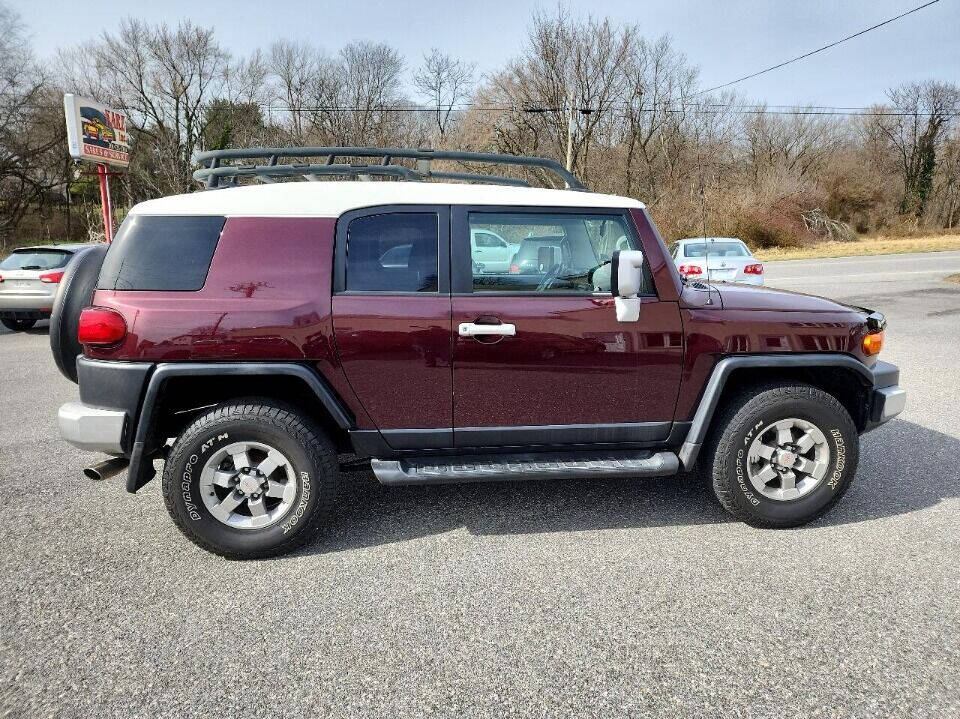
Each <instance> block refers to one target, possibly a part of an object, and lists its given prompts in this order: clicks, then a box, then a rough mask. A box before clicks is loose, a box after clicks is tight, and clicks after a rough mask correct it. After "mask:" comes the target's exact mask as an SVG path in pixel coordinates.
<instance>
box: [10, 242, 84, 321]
mask: <svg viewBox="0 0 960 719" xmlns="http://www.w3.org/2000/svg"><path fill="white" fill-rule="evenodd" d="M87 247H90V245H38V246H37V247H20V248H18V249H16V250H14V251H13V252H12V253H10V254H9V255H8V256H7V257H6V258H5V259H4V260H3V262H0V323H2V324H3V326H4V327H6V328H7V329H9V330H13V331H15V332H22V331H24V330H28V329H30V328H31V327H33V326H34V325H35V324H36V323H37V321H38V320H41V319H46V318H47V317H49V316H50V311H51V309H52V308H53V299H54V296H55V295H56V293H57V287H58V285H59V283H60V278H62V277H63V270H64V267H66V265H67V263H68V262H69V261H70V260H71V259H72V258H73V256H74V255H75V254H76V253H77V252H80V251H82V250H83V249H85V248H87Z"/></svg>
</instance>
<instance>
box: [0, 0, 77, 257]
mask: <svg viewBox="0 0 960 719" xmlns="http://www.w3.org/2000/svg"><path fill="white" fill-rule="evenodd" d="M58 100H59V98H58V97H57V96H56V94H55V93H54V92H53V91H52V90H51V88H50V87H49V85H48V83H47V79H46V77H45V76H44V74H43V72H42V71H41V70H40V68H39V67H38V66H37V64H36V63H35V62H34V58H33V55H32V53H31V52H30V50H29V46H28V44H27V38H26V37H25V34H24V29H23V25H22V24H21V21H20V17H19V15H17V14H16V13H15V12H14V11H13V10H11V9H9V8H8V7H6V6H5V5H0V244H5V243H6V240H7V238H8V237H9V236H10V235H11V233H12V232H13V231H14V230H15V229H16V228H17V226H18V225H19V223H20V222H21V220H22V219H23V217H24V215H25V213H26V212H27V210H28V209H29V207H30V204H31V203H33V202H36V201H37V200H40V199H42V197H43V194H44V193H46V192H49V191H50V190H51V189H53V188H54V187H56V186H58V185H62V183H63V178H64V175H65V171H66V157H65V154H66V152H65V131H64V127H63V114H62V109H61V108H62V105H61V103H60V102H59V101H58Z"/></svg>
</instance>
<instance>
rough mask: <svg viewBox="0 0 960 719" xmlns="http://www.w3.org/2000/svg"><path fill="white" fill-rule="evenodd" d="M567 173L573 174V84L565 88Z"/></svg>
mask: <svg viewBox="0 0 960 719" xmlns="http://www.w3.org/2000/svg"><path fill="white" fill-rule="evenodd" d="M567 172H573V82H572V81H571V82H570V85H569V86H568V87H567Z"/></svg>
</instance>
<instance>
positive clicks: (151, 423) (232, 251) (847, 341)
mask: <svg viewBox="0 0 960 719" xmlns="http://www.w3.org/2000/svg"><path fill="white" fill-rule="evenodd" d="M305 152H309V153H312V154H310V155H308V157H313V156H316V157H318V162H317V163H316V164H304V163H303V161H302V160H303V157H304V155H303V153H305ZM357 152H362V153H364V155H363V156H366V157H370V156H372V157H379V156H386V157H387V158H388V159H386V160H385V162H387V163H388V164H387V165H379V164H372V165H366V166H355V165H350V164H345V163H344V164H338V163H336V162H335V161H334V157H335V156H337V155H355V153H357ZM323 153H327V154H328V155H330V156H331V157H330V158H329V160H324V156H323ZM378 153H379V154H378ZM286 157H295V158H298V159H297V160H295V162H297V164H290V165H286V164H284V162H283V159H284V158H286ZM397 158H403V159H407V158H409V159H416V160H424V161H427V162H429V160H430V159H453V160H457V161H458V162H465V161H468V160H471V159H472V160H475V161H478V162H483V163H485V164H490V163H492V162H496V161H501V162H504V163H510V164H513V165H516V164H523V163H529V164H534V163H536V166H537V167H539V168H541V169H544V168H546V169H551V170H553V171H554V172H555V173H556V174H557V175H558V176H559V177H560V178H561V179H562V180H563V181H564V182H566V184H567V185H568V187H569V188H571V189H570V190H553V189H540V188H531V187H516V186H512V185H515V184H516V182H517V181H516V180H515V179H512V178H503V179H502V180H500V179H499V178H497V177H491V176H489V175H484V176H482V177H479V178H477V179H480V180H481V181H482V184H454V183H450V182H435V181H427V180H437V179H438V178H441V179H442V178H449V177H450V176H451V175H453V173H447V174H446V175H444V174H441V173H434V174H430V173H429V171H428V170H426V171H424V170H422V169H421V168H420V167H419V166H418V170H417V171H414V170H410V169H409V168H408V167H403V166H401V165H399V164H396V163H397V162H398V160H397ZM198 160H199V161H200V162H201V163H203V164H204V167H203V168H202V169H200V170H198V171H197V172H196V173H195V175H194V176H195V178H197V179H198V180H202V181H204V182H205V183H206V184H207V185H208V187H210V188H211V189H210V191H207V192H201V193H192V194H186V195H178V196H173V197H165V198H161V199H156V200H151V201H148V202H143V203H141V204H139V205H137V206H136V207H134V208H133V209H132V211H131V212H130V214H129V216H128V217H127V218H126V220H125V221H124V223H123V225H122V227H121V228H120V230H119V232H118V233H117V236H116V239H115V241H114V242H113V244H112V245H110V247H109V249H108V250H107V251H106V253H105V256H104V255H103V253H102V251H98V252H97V253H90V254H89V255H86V256H85V257H84V258H83V261H80V262H77V263H75V264H71V266H70V269H69V270H68V275H69V276H68V277H67V278H66V280H69V281H70V286H69V291H67V292H64V293H63V294H62V295H61V297H60V298H59V299H58V309H57V316H56V317H55V321H56V322H57V323H58V324H59V325H60V326H66V325H67V324H69V321H68V320H67V319H65V318H68V317H70V316H72V315H71V313H72V312H76V313H77V315H78V317H79V318H78V319H77V320H76V324H75V328H76V332H75V333H74V334H71V333H70V332H63V333H61V334H60V335H59V339H53V338H52V339H51V346H52V350H53V353H54V357H55V359H56V361H57V363H58V365H59V366H60V367H61V369H62V371H63V372H64V374H65V375H66V376H67V377H69V378H70V379H72V380H73V381H78V383H79V393H80V398H79V400H78V401H72V402H68V403H67V404H65V405H63V406H62V407H61V408H60V410H59V426H60V432H61V434H62V436H63V438H64V439H66V440H67V441H69V442H71V443H72V444H74V445H75V446H77V447H79V448H81V449H86V450H93V451H97V452H103V453H106V454H108V455H111V457H110V458H108V459H105V460H103V461H102V462H98V463H97V464H95V465H92V466H91V467H89V468H88V469H87V471H86V473H87V474H88V476H91V477H93V478H104V477H107V476H110V475H112V474H116V473H119V472H122V471H123V470H124V469H126V470H127V477H126V488H127V490H128V491H129V492H137V491H138V490H139V489H140V488H141V487H143V486H144V484H145V483H146V482H148V481H149V480H150V479H151V478H152V477H153V476H154V471H155V470H154V462H155V461H158V460H163V479H162V492H163V496H164V499H165V502H166V506H167V509H168V511H169V513H170V515H171V516H172V518H173V521H174V522H175V523H176V524H177V526H178V527H179V528H180V529H181V530H182V532H183V533H184V534H185V535H186V536H187V537H188V538H189V539H190V540H192V541H193V542H195V543H196V544H197V545H199V546H201V547H203V548H205V549H207V550H210V551H212V552H216V553H218V554H221V555H224V556H227V557H234V558H251V557H264V556H270V555H274V554H278V553H282V552H286V551H290V550H292V549H294V548H295V547H298V546H300V545H302V544H303V543H304V542H306V541H308V540H309V539H310V538H311V537H312V536H314V534H315V533H316V531H317V530H318V529H319V528H321V527H322V526H323V525H324V524H325V523H326V522H327V518H328V517H329V516H330V515H329V513H330V511H331V507H332V505H333V502H334V499H335V496H336V493H337V487H338V484H339V482H340V470H339V467H340V465H339V462H340V459H339V458H340V457H341V456H343V455H356V457H359V458H366V459H368V460H369V462H370V467H371V469H372V471H373V474H374V475H375V476H376V478H377V479H378V480H379V481H380V482H381V483H383V484H385V485H403V484H435V483H442V482H472V481H488V480H520V479H554V478H579V479H588V480H589V479H601V478H611V477H622V478H629V479H631V480H639V479H640V478H643V477H651V476H656V477H660V476H669V475H676V474H678V473H679V472H681V471H682V470H696V471H698V472H699V475H700V476H701V477H702V478H703V479H704V481H706V482H709V483H710V484H711V485H712V487H713V489H714V492H715V493H716V496H717V498H718V499H719V501H720V503H721V504H722V505H723V507H725V508H726V509H727V510H728V511H729V512H730V513H731V514H732V515H733V516H734V517H736V518H738V519H740V520H743V521H745V522H747V523H748V524H750V525H752V526H755V527H771V528H778V527H794V526H797V525H800V524H803V523H805V522H809V521H810V520H812V519H814V518H815V517H818V516H820V515H821V514H823V513H824V512H826V511H828V510H829V509H830V508H831V507H832V506H833V505H834V504H835V503H836V502H837V501H838V500H839V499H840V498H841V497H842V496H843V494H844V492H846V490H847V488H848V487H849V486H850V483H851V481H852V479H853V477H854V474H855V472H856V469H857V463H858V458H859V452H860V445H859V441H858V435H859V434H861V433H863V432H866V431H868V430H870V429H872V428H874V427H876V426H877V425H879V424H880V423H883V422H886V421H887V420H889V419H891V418H892V417H894V416H895V415H897V414H898V413H899V412H900V411H901V410H902V409H903V407H904V403H905V397H906V394H905V391H904V390H903V389H902V388H901V387H899V386H898V370H897V368H896V367H894V366H893V365H891V364H888V363H886V362H882V361H880V360H879V359H878V353H879V352H880V349H881V346H882V342H883V331H884V327H885V324H886V322H885V319H884V318H883V316H882V315H881V314H879V313H877V312H872V311H871V310H868V309H864V308H860V307H854V306H849V305H845V304H841V303H838V302H833V301H831V300H827V299H822V298H819V297H812V296H807V295H802V294H796V293H791V292H782V291H776V290H772V289H766V288H760V287H750V286H745V285H737V284H724V283H721V284H717V285H713V284H709V283H699V282H698V283H689V284H688V283H686V282H685V281H683V278H682V277H681V276H680V274H679V273H678V272H677V269H676V267H675V266H674V264H673V262H672V261H671V258H670V256H669V254H668V252H667V248H666V247H665V245H664V243H663V241H662V240H661V238H660V235H659V234H658V232H657V229H656V227H655V226H654V224H653V222H652V220H651V219H650V215H649V214H648V212H647V211H646V209H645V208H644V206H643V204H641V203H640V202H637V201H636V200H633V199H630V198H626V197H616V196H612V195H602V194H593V193H590V192H585V191H571V190H581V189H582V185H581V184H580V183H579V181H578V180H577V179H576V178H575V177H573V176H572V175H571V174H570V173H568V172H567V171H566V170H564V168H563V167H562V166H561V165H559V164H557V163H553V162H552V161H549V160H543V159H541V158H516V157H509V156H496V155H480V154H477V155H473V154H469V153H448V152H441V151H423V150H402V149H397V148H393V149H390V150H372V149H370V150H368V149H362V150H358V149H357V148H351V149H347V148H316V149H310V150H305V149H304V148H290V149H283V148H273V149H270V150H221V151H212V152H207V153H201V154H200V155H199V156H198ZM214 160H215V161H216V162H212V161H214ZM258 160H260V161H261V162H260V163H259V164H257V161H258ZM233 161H238V162H243V163H244V164H243V165H237V166H235V167H234V166H231V165H230V163H231V162H233ZM208 162H210V163H211V165H210V166H207V165H206V163H208ZM251 163H253V164H251ZM331 168H332V169H331ZM334 173H337V174H342V175H346V176H348V177H349V176H352V175H354V174H357V175H376V174H384V175H387V174H389V175H391V177H392V178H393V179H394V180H396V179H398V178H399V179H400V180H405V179H417V180H420V181H416V182H406V181H389V182H386V181H384V182H354V181H350V180H337V181H330V182H274V183H269V184H259V185H246V186H244V185H241V186H238V187H228V188H224V189H213V188H216V187H217V186H218V185H219V184H220V183H221V181H222V180H224V178H226V180H227V184H232V182H233V181H234V180H236V179H242V178H244V177H249V176H257V175H263V176H272V177H271V178H270V179H280V178H283V177H287V176H289V175H291V174H297V175H307V176H309V177H311V178H312V179H321V178H323V177H324V176H325V175H328V174H334ZM455 177H456V179H468V176H467V175H466V174H465V173H456V175H455ZM498 182H502V183H504V184H497V183H498ZM506 183H509V185H508V184H506ZM481 227H485V228H489V227H500V228H504V231H506V229H509V230H510V234H511V235H513V236H519V237H528V236H529V237H534V238H536V237H543V236H544V233H549V235H548V236H549V238H550V239H549V242H547V243H544V244H540V240H539V239H538V240H536V241H535V242H534V244H537V251H536V255H538V261H537V263H536V264H537V267H536V269H531V270H530V271H525V272H524V273H511V272H506V273H500V274H491V273H486V272H484V271H483V270H477V268H476V261H475V257H474V253H475V251H476V249H477V244H476V243H475V242H474V241H473V237H474V235H473V230H474V229H477V228H481ZM400 246H409V248H406V247H405V248H404V249H403V250H402V251H398V252H396V253H393V254H390V253H391V250H392V248H393V247H400ZM521 251H522V250H521ZM385 256H387V257H388V259H390V261H389V262H383V261H382V260H383V258H384V257H385ZM66 280H65V281H66ZM81 351H82V356H81V357H80V358H79V359H77V354H78V353H79V352H81ZM350 461H351V466H356V460H350ZM651 511H656V509H655V508H654V509H653V510H651Z"/></svg>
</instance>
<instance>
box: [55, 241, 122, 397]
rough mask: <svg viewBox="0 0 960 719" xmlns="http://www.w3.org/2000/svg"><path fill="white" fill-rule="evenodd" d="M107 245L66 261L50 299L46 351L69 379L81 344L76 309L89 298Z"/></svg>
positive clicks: (73, 374)
mask: <svg viewBox="0 0 960 719" xmlns="http://www.w3.org/2000/svg"><path fill="white" fill-rule="evenodd" d="M107 248H108V246H107V245H97V246H94V247H91V248H90V249H85V250H81V251H80V252H78V253H77V254H76V255H75V256H74V257H73V259H71V260H70V262H68V263H67V266H66V268H65V269H64V271H63V278H62V279H61V280H60V286H59V287H58V288H57V296H56V298H54V300H53V310H52V311H51V313H50V351H51V352H52V353H53V361H54V362H56V364H57V369H59V370H60V373H61V374H62V375H63V376H64V377H66V378H67V379H68V380H70V381H71V382H76V381H77V355H79V354H81V353H82V352H83V345H81V344H80V343H79V342H78V341H77V325H78V324H79V322H80V313H81V312H82V311H83V309H84V308H85V307H89V306H90V302H91V300H92V299H93V291H94V290H95V289H96V288H97V278H99V276H100V266H101V265H103V258H104V255H106V254H107Z"/></svg>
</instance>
